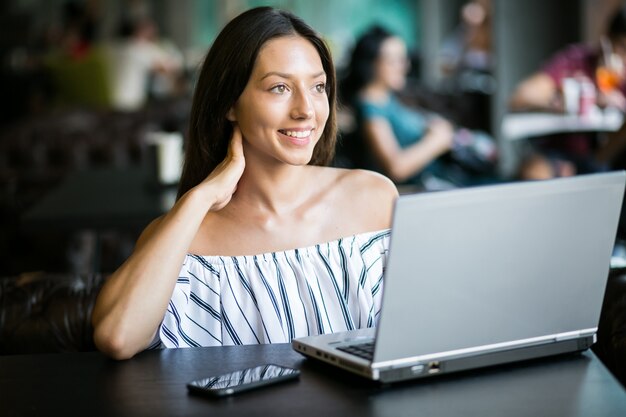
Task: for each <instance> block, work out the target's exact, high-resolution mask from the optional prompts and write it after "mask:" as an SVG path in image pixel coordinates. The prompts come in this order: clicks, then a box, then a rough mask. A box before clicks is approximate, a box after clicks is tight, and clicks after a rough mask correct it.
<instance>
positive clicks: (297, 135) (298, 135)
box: [281, 130, 311, 138]
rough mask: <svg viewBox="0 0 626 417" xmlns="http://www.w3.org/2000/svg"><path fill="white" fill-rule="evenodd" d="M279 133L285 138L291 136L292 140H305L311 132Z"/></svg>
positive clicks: (288, 131) (286, 131)
mask: <svg viewBox="0 0 626 417" xmlns="http://www.w3.org/2000/svg"><path fill="white" fill-rule="evenodd" d="M281 132H283V133H284V134H285V135H287V136H291V137H292V138H306V137H307V136H309V135H310V134H311V130H304V131H299V132H295V131H291V130H281Z"/></svg>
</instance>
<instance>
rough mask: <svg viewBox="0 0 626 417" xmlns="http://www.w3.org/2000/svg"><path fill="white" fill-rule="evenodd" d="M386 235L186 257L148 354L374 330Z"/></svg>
mask: <svg viewBox="0 0 626 417" xmlns="http://www.w3.org/2000/svg"><path fill="white" fill-rule="evenodd" d="M389 236H390V231H389V230H383V231H377V232H368V233H362V234H358V235H354V236H351V237H347V238H342V239H338V240H335V241H332V242H327V243H322V244H317V245H314V246H310V247H306V248H301V249H292V250H286V251H280V252H271V253H265V254H261V255H254V256H199V255H192V254H189V255H187V256H186V258H185V261H184V264H183V266H182V269H181V271H180V275H179V278H178V281H177V283H176V287H175V288H174V292H173V294H172V298H171V300H170V302H169V305H168V308H167V311H166V313H165V317H164V318H163V322H162V323H161V326H160V328H159V330H158V332H157V337H156V339H155V341H154V343H153V344H152V346H151V347H152V348H155V347H188V346H220V345H240V344H257V343H287V342H290V341H291V339H292V338H294V337H300V336H307V335H313V334H321V333H332V332H338V331H344V330H351V329H356V328H364V327H372V326H375V325H376V323H377V320H378V316H379V313H380V305H381V298H382V287H383V270H384V267H385V263H386V257H387V249H388V245H389Z"/></svg>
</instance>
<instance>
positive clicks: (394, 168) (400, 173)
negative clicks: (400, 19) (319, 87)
mask: <svg viewBox="0 0 626 417" xmlns="http://www.w3.org/2000/svg"><path fill="white" fill-rule="evenodd" d="M408 70H409V61H408V58H407V47H406V44H405V42H404V41H403V40H402V39H401V38H399V37H397V36H395V35H393V34H392V33H391V32H389V31H387V30H386V29H384V28H382V27H380V26H374V27H372V28H371V29H369V30H368V31H367V32H366V33H364V34H363V35H362V36H361V37H360V38H359V40H358V41H357V43H356V46H355V47H354V50H353V52H352V56H351V60H350V64H349V67H348V72H347V75H346V77H345V79H344V80H343V81H342V91H343V100H344V104H347V105H349V106H351V107H352V108H353V109H354V111H355V114H356V121H357V123H356V124H357V132H356V135H355V136H354V137H349V138H345V139H346V142H351V143H344V145H345V146H346V148H349V149H351V150H350V152H355V153H357V152H358V153H360V154H361V155H360V156H359V157H358V159H360V163H361V164H366V165H367V164H369V165H370V166H371V167H372V168H374V169H377V170H379V171H381V172H383V173H384V174H386V175H388V176H389V177H390V178H391V179H392V180H394V181H395V182H396V183H399V184H403V183H408V184H416V185H418V186H420V187H424V188H425V189H442V188H454V187H457V186H463V185H468V184H472V183H474V182H475V181H478V178H476V177H473V176H472V175H471V173H469V172H468V171H466V170H463V169H460V167H458V166H452V165H450V164H446V163H444V161H442V160H441V158H442V157H443V156H444V155H446V154H448V153H450V152H451V151H453V152H455V153H456V155H457V156H459V157H462V156H463V154H464V153H465V156H467V157H469V158H467V159H468V160H470V161H471V160H472V158H473V161H474V162H476V164H477V165H480V164H481V163H484V165H486V166H489V167H492V166H493V165H492V164H493V163H495V158H496V150H495V146H494V144H493V141H492V140H491V138H489V137H487V136H486V135H484V134H480V133H478V132H472V131H470V130H468V129H463V128H458V127H455V126H454V125H453V123H451V122H450V121H449V120H446V119H444V118H443V117H441V116H439V115H437V114H434V113H430V112H427V111H425V110H423V109H419V108H414V107H409V106H408V105H406V104H405V103H403V102H402V101H401V100H400V98H399V96H398V93H400V92H401V91H402V90H403V88H404V87H405V84H406V81H407V78H406V77H407V72H408ZM477 143H480V145H479V147H478V148H476V147H475V145H476V144H477ZM480 146H482V148H480ZM457 151H458V152H457ZM363 154H365V156H363Z"/></svg>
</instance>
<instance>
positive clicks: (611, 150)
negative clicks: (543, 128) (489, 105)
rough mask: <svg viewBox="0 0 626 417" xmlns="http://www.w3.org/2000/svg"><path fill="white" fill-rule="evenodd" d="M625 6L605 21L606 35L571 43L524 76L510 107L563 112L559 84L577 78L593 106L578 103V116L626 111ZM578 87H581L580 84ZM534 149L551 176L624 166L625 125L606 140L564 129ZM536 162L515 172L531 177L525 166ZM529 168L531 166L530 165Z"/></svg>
mask: <svg viewBox="0 0 626 417" xmlns="http://www.w3.org/2000/svg"><path fill="white" fill-rule="evenodd" d="M625 63H626V7H622V8H620V9H619V10H618V11H617V12H616V13H615V14H613V15H612V16H611V17H610V19H609V22H608V25H607V30H606V36H604V37H602V39H601V41H600V43H599V44H598V45H593V46H592V45H587V44H582V43H581V44H573V45H568V46H567V47H565V48H564V49H562V50H560V51H558V52H557V53H555V54H554V55H553V56H552V57H551V58H550V59H548V61H547V62H546V63H545V64H544V65H543V66H542V68H541V69H540V70H539V71H537V72H536V73H534V74H532V75H531V76H530V77H528V78H526V79H524V80H522V82H521V83H520V84H519V85H518V86H517V88H516V89H515V91H514V93H513V95H512V96H511V98H510V102H509V107H510V109H511V110H514V111H527V110H539V111H553V112H566V110H567V109H566V108H565V100H564V94H563V86H564V84H565V83H567V82H569V81H568V80H575V81H576V82H577V83H578V85H579V86H585V87H587V86H589V87H591V88H592V90H593V91H592V92H591V93H592V99H593V97H595V103H591V106H585V107H584V108H583V107H582V106H581V107H579V108H578V109H575V110H574V111H576V112H578V113H580V114H581V116H582V117H585V116H588V115H589V113H591V112H593V111H597V110H596V109H597V107H595V106H598V107H599V108H606V107H612V108H615V109H618V110H620V111H622V112H623V111H624V110H626V99H625V96H626V82H625V78H624V66H625ZM579 88H580V87H579ZM535 142H536V143H535V145H536V148H537V149H536V150H535V152H534V153H533V154H532V155H531V157H530V158H529V159H530V160H533V161H539V160H541V159H542V158H543V164H544V165H545V164H548V165H551V166H553V167H566V168H564V169H561V170H559V169H553V172H552V176H566V175H574V174H575V173H581V174H582V173H590V172H597V171H602V170H606V169H609V168H611V167H623V164H622V163H619V162H618V161H617V160H616V159H617V158H618V157H619V156H620V154H621V153H622V152H623V150H624V149H625V148H626V129H625V128H624V127H622V128H621V129H620V130H619V131H618V132H613V133H609V134H607V135H606V138H605V140H604V141H601V142H599V141H597V140H596V137H595V135H593V134H567V135H556V136H552V137H547V138H541V139H540V140H538V141H535ZM534 165H535V163H529V161H526V160H525V161H522V164H521V166H520V170H519V176H520V177H521V178H522V179H535V176H534V175H533V174H532V172H529V171H528V170H527V168H528V167H529V166H534ZM531 171H532V170H531Z"/></svg>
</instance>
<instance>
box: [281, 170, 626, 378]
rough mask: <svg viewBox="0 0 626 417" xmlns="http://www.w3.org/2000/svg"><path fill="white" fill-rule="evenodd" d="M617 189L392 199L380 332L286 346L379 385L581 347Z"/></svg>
mask: <svg viewBox="0 0 626 417" xmlns="http://www.w3.org/2000/svg"><path fill="white" fill-rule="evenodd" d="M625 181H626V176H625V173H624V172H611V173H602V174H593V175H585V176H577V177H571V178H563V179H555V180H547V181H538V182H519V183H509V184H503V185H495V186H484V187H476V188H466V189H460V190H452V191H441V192H436V193H424V194H414V195H404V196H400V197H399V198H398V200H397V202H396V206H395V210H394V217H393V226H392V233H391V242H390V248H389V257H388V263H387V268H386V270H385V286H384V294H383V301H382V303H383V304H382V311H381V314H380V319H379V322H378V326H377V327H376V328H375V329H360V330H353V331H348V332H342V333H334V334H328V335H318V336H309V337H302V338H296V339H294V340H293V341H292V346H293V348H294V349H295V350H297V351H298V352H301V353H303V354H304V355H306V356H309V357H312V358H315V359H319V360H322V361H325V362H328V363H330V364H333V365H337V366H339V367H341V368H344V369H346V370H348V371H352V372H354V373H356V374H359V375H362V376H364V377H366V378H369V379H372V380H378V381H382V382H393V381H401V380H406V379H412V378H419V377H425V376H431V375H436V374H446V373H449V372H455V371H460V370H466V369H472V368H479V367H484V366H490V365H496V364H502V363H507V362H514V361H520V360H525V359H531V358H537V357H542V356H548V355H555V354H560V353H566V352H574V351H582V350H585V349H587V348H589V347H590V346H591V345H592V344H593V343H594V342H595V335H596V330H597V326H598V321H599V318H600V310H601V307H602V301H603V297H604V291H605V286H606V281H607V276H608V271H609V261H610V258H611V252H612V249H613V245H614V242H615V235H616V230H617V223H618V220H619V215H620V210H621V205H622V198H623V195H624V187H625Z"/></svg>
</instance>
